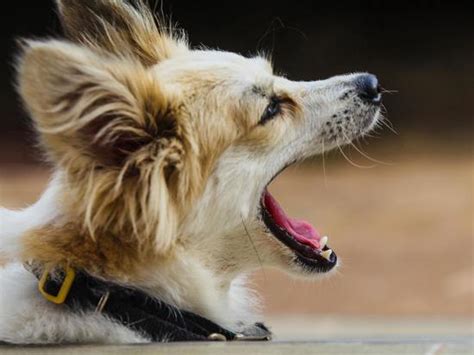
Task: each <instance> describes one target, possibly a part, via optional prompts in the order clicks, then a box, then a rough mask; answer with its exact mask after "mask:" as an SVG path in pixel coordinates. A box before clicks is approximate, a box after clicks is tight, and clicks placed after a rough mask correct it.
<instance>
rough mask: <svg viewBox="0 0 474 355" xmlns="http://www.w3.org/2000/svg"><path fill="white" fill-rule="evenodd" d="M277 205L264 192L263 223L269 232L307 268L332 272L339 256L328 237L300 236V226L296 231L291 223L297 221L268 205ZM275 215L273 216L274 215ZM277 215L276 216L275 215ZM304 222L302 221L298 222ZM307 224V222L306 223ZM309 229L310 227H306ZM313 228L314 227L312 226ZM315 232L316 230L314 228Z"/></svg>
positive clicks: (267, 193)
mask: <svg viewBox="0 0 474 355" xmlns="http://www.w3.org/2000/svg"><path fill="white" fill-rule="evenodd" d="M269 202H270V203H277V202H276V200H275V199H274V198H273V196H271V194H270V193H269V192H268V190H267V189H265V190H264V192H263V194H262V198H261V201H260V210H261V212H260V213H261V217H262V221H263V223H264V224H265V226H266V228H267V229H268V231H269V232H270V233H271V234H272V235H273V236H274V237H275V238H276V239H278V240H279V241H280V242H281V243H283V244H284V245H285V246H286V247H288V248H289V249H290V250H292V251H293V253H294V254H295V261H296V262H298V263H300V264H302V265H303V266H305V267H306V268H309V269H310V270H311V271H315V272H327V271H329V270H331V269H332V268H333V267H334V266H336V264H337V255H336V253H335V252H334V251H333V250H332V249H330V248H329V247H328V246H327V245H326V241H327V237H322V238H321V237H319V235H312V234H308V235H307V237H306V236H305V235H299V233H298V232H299V231H301V230H298V228H299V226H298V225H297V226H296V230H295V229H294V228H292V227H293V226H292V225H291V222H294V221H297V220H294V219H291V218H290V217H288V216H286V215H284V216H280V215H278V214H280V213H284V212H283V210H282V209H281V208H280V207H279V205H278V208H279V209H280V210H279V211H275V207H274V206H267V204H268V203H269ZM272 213H273V214H272ZM274 214H275V215H274ZM281 218H286V219H287V220H288V221H289V223H290V224H285V225H286V228H285V226H284V225H283V224H284V223H282V221H281V220H280V219H281ZM297 222H302V221H297ZM304 223H306V222H304ZM304 227H308V226H304ZM311 228H312V226H311ZM313 230H314V228H313ZM304 232H305V233H317V232H316V231H315V230H314V231H310V232H308V231H304Z"/></svg>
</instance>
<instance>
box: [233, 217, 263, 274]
mask: <svg viewBox="0 0 474 355" xmlns="http://www.w3.org/2000/svg"><path fill="white" fill-rule="evenodd" d="M240 220H241V221H242V225H243V226H244V230H245V233H246V234H247V238H248V239H249V242H250V244H252V248H253V250H254V251H255V254H256V255H257V259H258V262H259V264H260V269H261V270H262V274H263V279H264V281H265V282H267V275H266V274H265V269H264V268H263V262H262V259H261V258H260V254H259V253H258V251H257V248H256V247H255V244H254V242H253V240H252V237H251V236H250V233H249V230H248V229H247V226H246V225H245V222H244V217H243V216H242V215H240Z"/></svg>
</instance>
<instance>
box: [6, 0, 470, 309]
mask: <svg viewBox="0 0 474 355" xmlns="http://www.w3.org/2000/svg"><path fill="white" fill-rule="evenodd" d="M9 5H11V6H10V7H9V8H8V10H7V9H6V8H4V10H3V11H2V14H1V17H2V21H1V26H2V31H1V32H0V36H1V41H2V42H1V44H2V45H1V46H0V59H1V65H0V107H1V117H0V205H2V206H6V207H10V208H19V207H23V206H26V205H28V204H29V203H32V202H33V201H35V199H37V198H38V196H39V195H40V193H41V191H42V189H43V188H44V187H45V184H46V183H47V180H48V177H49V170H48V168H47V167H46V166H45V165H44V164H42V163H41V161H40V158H39V154H38V152H37V150H35V149H34V142H35V140H34V136H33V135H32V131H31V129H30V128H29V126H30V124H29V120H28V118H27V117H26V115H25V114H24V112H23V111H22V110H21V105H20V103H19V100H18V98H17V96H16V94H15V92H14V88H13V85H12V83H13V78H14V75H13V73H14V71H13V69H12V68H13V66H12V65H11V64H12V63H13V58H14V56H15V53H16V45H15V42H14V39H15V38H17V37H22V36H35V37H38V36H44V35H50V36H57V35H59V34H60V29H59V25H58V21H57V19H56V17H55V15H54V10H53V5H52V1H34V2H30V1H24V0H22V1H16V2H14V3H11V4H9ZM162 7H163V9H164V12H165V13H168V14H169V13H172V14H173V19H174V20H175V21H177V22H179V24H180V25H181V26H182V27H183V28H185V29H186V30H188V32H189V33H190V40H191V42H192V44H194V45H199V44H201V43H204V44H206V45H207V46H210V47H218V48H221V49H226V50H232V51H238V52H241V53H244V54H255V53H256V52H257V51H267V52H272V53H273V58H274V61H275V66H276V69H277V70H278V71H281V72H283V73H286V74H287V75H288V76H289V77H290V78H292V79H316V78H325V77H328V76H331V75H334V74H339V73H345V72H350V71H370V72H372V73H375V74H377V75H378V77H379V78H380V80H381V82H382V84H383V86H384V87H385V88H386V89H390V90H396V91H397V92H396V93H394V94H391V95H386V97H385V101H384V103H385V106H386V107H387V111H388V113H387V116H388V118H389V119H390V121H391V122H392V125H393V127H394V129H395V130H396V132H397V134H395V133H393V132H392V131H391V130H390V129H388V128H384V129H381V130H379V131H378V132H377V134H376V137H375V138H367V139H366V140H365V141H361V142H360V143H359V145H358V146H359V147H360V148H359V149H363V150H364V151H365V152H366V153H367V154H368V155H369V156H370V157H372V158H373V159H376V160H379V161H382V162H384V164H382V163H374V162H373V161H371V160H370V159H368V158H366V157H364V156H362V155H361V154H360V153H359V152H357V151H356V150H355V149H354V148H351V147H347V148H346V149H345V152H346V155H347V156H348V157H349V158H350V159H351V160H353V161H354V162H355V163H356V164H357V165H361V166H364V167H365V168H360V167H355V166H353V165H351V164H349V163H348V162H347V161H346V160H345V159H344V157H343V156H342V155H341V154H340V153H338V152H332V153H328V154H326V156H325V161H324V163H325V164H324V166H323V161H322V159H321V158H317V159H314V160H313V161H310V162H307V163H305V164H302V165H300V166H298V167H294V168H291V169H289V170H288V171H286V172H285V173H284V174H283V175H282V176H280V177H279V178H278V179H277V180H276V181H275V182H274V183H273V185H272V187H271V189H272V191H273V193H274V194H275V195H276V196H277V197H278V199H279V200H280V202H281V203H282V205H283V206H285V208H286V210H287V211H288V213H289V214H290V215H294V216H298V217H303V218H306V219H307V220H309V221H311V222H313V223H314V224H315V225H316V226H317V227H318V229H319V230H320V231H321V232H322V233H324V234H328V235H329V236H330V244H331V246H332V247H333V248H334V249H335V250H336V252H337V253H338V255H339V256H340V258H341V259H342V262H343V265H342V267H341V268H340V271H339V272H338V274H337V275H335V276H333V277H332V278H330V279H327V280H323V281H321V282H316V283H308V282H306V281H299V280H292V279H289V278H288V277H286V276H285V275H283V274H281V273H279V272H276V271H273V270H264V271H261V272H259V273H257V276H256V278H255V284H256V285H257V287H258V288H259V289H261V290H262V292H263V295H264V298H265V304H266V312H267V313H269V314H283V313H293V314H294V313H304V314H313V313H317V314H331V315H334V314H336V315H343V316H348V315H351V316H352V315H354V316H355V315H379V316H408V315H409V316H446V317H472V316H473V300H474V281H473V280H474V278H473V277H474V274H473V191H472V190H473V156H472V138H473V137H472V135H473V131H472V122H473V121H472V118H473V117H472V116H473V114H472V112H473V108H472V105H473V100H474V92H473V78H474V41H473V38H474V37H473V35H474V30H473V24H474V16H473V12H472V11H469V8H468V6H463V5H462V3H461V2H448V1H446V2H443V1H412V2H409V3H407V4H403V3H402V2H397V3H396V4H391V5H387V2H382V1H350V2H349V1H347V2H344V1H338V2H337V4H335V5H334V6H332V7H329V6H328V4H319V2H315V1H314V2H310V1H298V2H296V1H293V2H292V3H291V4H290V3H289V2H282V3H279V2H277V1H258V2H257V1H254V2H253V3H252V4H246V3H244V2H239V3H235V4H234V5H230V4H229V2H219V3H211V2H209V1H198V2H187V1H172V0H167V1H165V3H164V5H163V6H162Z"/></svg>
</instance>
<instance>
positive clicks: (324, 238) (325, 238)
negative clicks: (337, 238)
mask: <svg viewBox="0 0 474 355" xmlns="http://www.w3.org/2000/svg"><path fill="white" fill-rule="evenodd" d="M327 243H328V237H327V236H326V235H325V236H324V237H322V238H321V240H320V241H319V245H320V246H321V249H323V248H324V247H325V246H326V244H327Z"/></svg>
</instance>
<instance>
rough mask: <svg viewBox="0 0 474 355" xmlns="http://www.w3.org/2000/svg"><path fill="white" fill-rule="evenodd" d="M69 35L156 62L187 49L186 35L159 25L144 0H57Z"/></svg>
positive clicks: (78, 40)
mask: <svg viewBox="0 0 474 355" xmlns="http://www.w3.org/2000/svg"><path fill="white" fill-rule="evenodd" d="M56 1H57V4H58V8H59V14H60V18H61V22H62V24H63V27H64V31H65V33H66V35H67V36H68V37H69V38H70V39H71V40H73V41H76V42H80V43H82V44H85V45H88V46H90V47H91V48H94V49H97V50H100V51H108V52H110V53H114V54H119V55H124V54H125V55H130V56H135V57H137V58H138V59H139V60H140V61H141V62H142V63H143V64H144V65H154V64H156V63H158V62H159V61H161V60H163V59H166V58H169V57H170V56H172V55H173V54H175V53H179V52H182V51H186V50H187V44H186V41H185V37H184V35H183V34H182V33H180V34H179V35H177V32H176V31H172V29H171V26H169V27H170V28H168V29H163V28H159V27H158V26H157V24H156V21H155V18H154V16H153V14H152V12H151V11H150V9H149V8H148V7H147V6H146V5H145V4H144V2H143V1H142V0H131V1H129V2H127V1H125V0H80V1H79V0H56Z"/></svg>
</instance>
